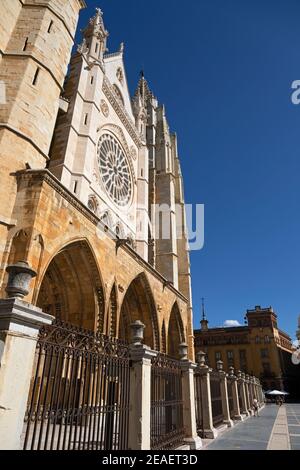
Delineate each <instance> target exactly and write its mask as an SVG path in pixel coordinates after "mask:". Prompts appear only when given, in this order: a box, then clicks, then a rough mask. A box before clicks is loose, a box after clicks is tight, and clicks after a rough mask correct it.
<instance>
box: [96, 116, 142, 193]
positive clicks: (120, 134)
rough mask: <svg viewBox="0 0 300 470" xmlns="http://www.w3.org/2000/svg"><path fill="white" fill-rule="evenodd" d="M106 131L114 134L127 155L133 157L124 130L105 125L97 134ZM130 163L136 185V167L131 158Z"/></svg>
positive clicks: (112, 125) (113, 125)
mask: <svg viewBox="0 0 300 470" xmlns="http://www.w3.org/2000/svg"><path fill="white" fill-rule="evenodd" d="M105 130H108V131H110V132H112V133H113V134H114V135H115V136H116V137H117V139H118V140H119V141H120V144H121V145H122V147H123V148H124V150H125V153H126V155H129V156H131V153H130V149H129V147H128V144H127V140H126V137H125V134H124V132H123V130H122V128H121V127H119V126H117V125H116V124H105V125H104V126H103V127H100V128H99V129H97V132H101V133H104V132H105ZM132 148H134V147H132ZM128 163H129V165H130V169H131V174H132V178H133V183H134V184H135V183H136V178H135V171H134V167H133V164H132V161H131V159H130V158H129V159H128Z"/></svg>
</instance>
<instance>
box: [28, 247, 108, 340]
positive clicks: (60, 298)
mask: <svg viewBox="0 0 300 470" xmlns="http://www.w3.org/2000/svg"><path fill="white" fill-rule="evenodd" d="M36 304H37V306H39V307H41V308H42V309H43V310H44V312H46V313H49V314H50V315H53V316H55V317H56V318H59V319H61V320H63V321H67V322H70V323H72V324H74V325H78V326H81V327H84V328H87V329H91V330H96V329H97V330H98V331H100V332H102V331H103V326H104V325H103V323H104V320H103V319H104V292H103V284H102V280H101V275H100V271H99V268H98V265H97V262H96V258H95V255H94V253H93V251H92V248H91V246H90V245H89V243H88V242H87V240H78V241H73V242H70V243H69V244H68V245H65V246H64V247H62V248H61V249H60V250H59V251H58V252H57V253H56V255H55V256H54V257H53V258H52V260H51V261H50V263H49V264H48V266H47V268H46V270H45V272H44V275H43V277H42V280H41V283H40V285H39V289H38V295H37V302H36Z"/></svg>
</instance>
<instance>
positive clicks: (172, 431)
mask: <svg viewBox="0 0 300 470" xmlns="http://www.w3.org/2000/svg"><path fill="white" fill-rule="evenodd" d="M184 437H185V433H184V426H183V400H182V370H181V365H180V361H178V360H175V359H172V358H170V357H168V356H166V355H164V354H158V355H157V356H156V357H155V358H154V359H153V360H152V368H151V449H153V450H167V449H175V448H176V447H179V446H180V445H181V444H182V443H183V440H184Z"/></svg>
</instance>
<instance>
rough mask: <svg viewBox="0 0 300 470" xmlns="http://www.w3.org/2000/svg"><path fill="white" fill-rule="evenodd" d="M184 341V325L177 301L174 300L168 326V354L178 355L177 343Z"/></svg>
mask: <svg viewBox="0 0 300 470" xmlns="http://www.w3.org/2000/svg"><path fill="white" fill-rule="evenodd" d="M183 342H185V335H184V327H183V322H182V318H181V314H180V309H179V307H178V303H177V302H175V303H174V305H173V308H172V310H171V315H170V319H169V327H168V354H169V355H170V356H172V357H178V353H179V345H180V344H181V343H183Z"/></svg>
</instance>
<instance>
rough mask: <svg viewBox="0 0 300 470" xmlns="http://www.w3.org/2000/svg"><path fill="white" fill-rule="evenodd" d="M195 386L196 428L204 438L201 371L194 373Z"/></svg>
mask: <svg viewBox="0 0 300 470" xmlns="http://www.w3.org/2000/svg"><path fill="white" fill-rule="evenodd" d="M194 386H195V402H196V403H195V404H196V426H197V434H198V436H200V437H203V427H204V426H203V400H202V390H201V387H202V386H201V375H200V372H199V369H195V372H194Z"/></svg>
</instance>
